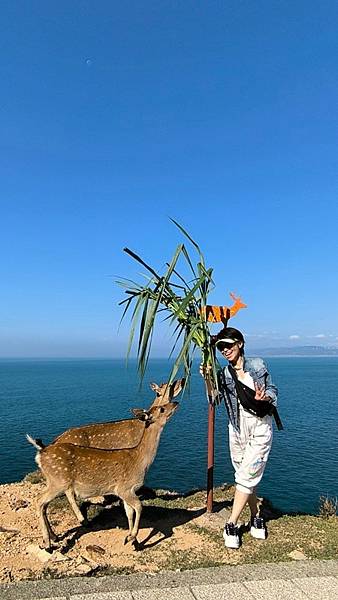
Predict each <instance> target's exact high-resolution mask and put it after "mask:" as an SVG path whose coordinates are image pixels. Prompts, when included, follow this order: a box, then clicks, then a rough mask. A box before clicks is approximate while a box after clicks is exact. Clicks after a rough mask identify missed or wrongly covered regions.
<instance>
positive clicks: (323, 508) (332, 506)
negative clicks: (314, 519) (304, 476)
mask: <svg viewBox="0 0 338 600" xmlns="http://www.w3.org/2000/svg"><path fill="white" fill-rule="evenodd" d="M337 510H338V498H337V497H335V498H333V497H330V496H320V497H319V516H320V517H323V518H325V519H328V518H329V517H335V516H336V514H337Z"/></svg>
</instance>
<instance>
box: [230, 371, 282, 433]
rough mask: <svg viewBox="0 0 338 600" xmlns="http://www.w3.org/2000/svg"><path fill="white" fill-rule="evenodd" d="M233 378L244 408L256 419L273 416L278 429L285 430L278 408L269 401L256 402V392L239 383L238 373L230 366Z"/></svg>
mask: <svg viewBox="0 0 338 600" xmlns="http://www.w3.org/2000/svg"><path fill="white" fill-rule="evenodd" d="M228 369H229V371H230V374H231V377H232V379H233V381H234V384H235V387H236V391H237V396H238V398H239V401H240V403H241V405H242V406H243V408H244V409H245V410H247V411H248V412H249V413H251V414H253V415H255V416H256V417H260V418H263V417H265V416H266V415H272V416H273V417H274V419H275V422H276V426H277V429H278V430H279V431H280V430H281V429H284V427H283V423H282V421H281V419H280V416H279V414H278V410H277V408H276V407H275V406H274V405H273V404H271V402H269V401H268V400H256V399H255V392H254V390H252V389H250V388H249V387H248V386H247V385H245V384H244V383H242V382H241V381H239V379H238V377H237V373H236V371H235V369H234V368H233V366H232V365H228Z"/></svg>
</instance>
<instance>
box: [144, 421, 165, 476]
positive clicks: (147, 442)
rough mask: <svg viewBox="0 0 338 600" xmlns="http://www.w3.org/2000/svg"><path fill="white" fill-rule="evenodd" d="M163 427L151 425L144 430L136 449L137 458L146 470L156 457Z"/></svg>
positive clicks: (155, 424)
mask: <svg viewBox="0 0 338 600" xmlns="http://www.w3.org/2000/svg"><path fill="white" fill-rule="evenodd" d="M163 427H164V425H158V424H157V423H152V424H151V425H149V426H148V427H146V429H145V430H144V433H143V437H142V440H141V442H140V444H139V447H138V458H139V461H140V463H142V465H143V466H144V467H145V468H146V469H147V468H148V467H149V466H150V465H151V463H152V462H153V460H154V458H155V456H156V452H157V448H158V444H159V441H160V437H161V433H162V431H163Z"/></svg>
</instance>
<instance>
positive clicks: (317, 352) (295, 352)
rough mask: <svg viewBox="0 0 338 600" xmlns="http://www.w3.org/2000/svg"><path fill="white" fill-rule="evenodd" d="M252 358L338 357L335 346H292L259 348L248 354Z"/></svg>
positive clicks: (337, 348) (337, 349)
mask: <svg viewBox="0 0 338 600" xmlns="http://www.w3.org/2000/svg"><path fill="white" fill-rule="evenodd" d="M249 354H252V355H254V356H338V347H335V346H293V347H281V348H261V349H260V350H252V351H251V352H249Z"/></svg>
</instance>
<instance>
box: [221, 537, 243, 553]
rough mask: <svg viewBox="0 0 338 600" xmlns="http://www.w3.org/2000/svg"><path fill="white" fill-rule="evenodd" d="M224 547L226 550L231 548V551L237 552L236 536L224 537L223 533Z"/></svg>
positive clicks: (237, 539) (237, 540)
mask: <svg viewBox="0 0 338 600" xmlns="http://www.w3.org/2000/svg"><path fill="white" fill-rule="evenodd" d="M223 539H224V545H225V547H226V548H232V549H233V550H238V548H239V538H238V536H237V535H226V533H223Z"/></svg>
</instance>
